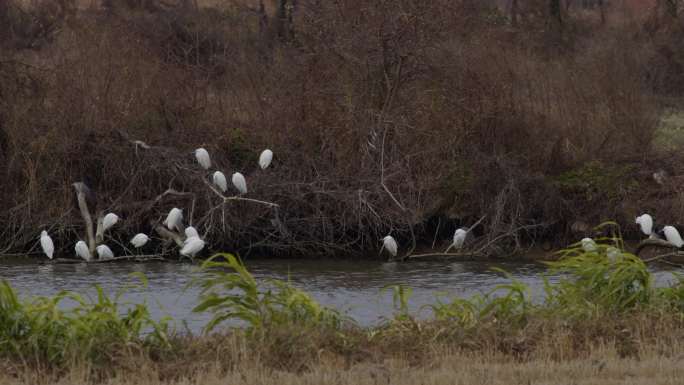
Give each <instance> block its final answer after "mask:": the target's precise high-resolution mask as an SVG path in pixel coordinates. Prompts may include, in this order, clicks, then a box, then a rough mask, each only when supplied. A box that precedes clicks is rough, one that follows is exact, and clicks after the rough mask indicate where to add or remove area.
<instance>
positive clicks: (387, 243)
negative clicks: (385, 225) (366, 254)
mask: <svg viewBox="0 0 684 385" xmlns="http://www.w3.org/2000/svg"><path fill="white" fill-rule="evenodd" d="M383 249H385V250H387V252H388V253H390V254H391V255H392V257H396V256H397V241H395V240H394V238H393V237H392V236H391V235H388V236H386V237H385V238H382V247H381V248H380V252H381V253H382V250H383Z"/></svg>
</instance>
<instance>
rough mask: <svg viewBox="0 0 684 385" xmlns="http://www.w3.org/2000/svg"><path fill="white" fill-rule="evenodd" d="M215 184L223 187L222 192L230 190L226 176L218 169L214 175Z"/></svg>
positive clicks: (220, 187)
mask: <svg viewBox="0 0 684 385" xmlns="http://www.w3.org/2000/svg"><path fill="white" fill-rule="evenodd" d="M213 179H214V184H215V185H216V186H217V187H218V188H219V189H221V192H226V190H228V181H227V180H226V176H225V175H224V174H223V173H222V172H221V171H216V172H215V173H214V176H213Z"/></svg>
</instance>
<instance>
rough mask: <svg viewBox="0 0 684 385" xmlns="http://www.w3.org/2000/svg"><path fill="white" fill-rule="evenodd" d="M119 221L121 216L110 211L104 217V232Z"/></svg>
mask: <svg viewBox="0 0 684 385" xmlns="http://www.w3.org/2000/svg"><path fill="white" fill-rule="evenodd" d="M118 221H119V217H118V216H117V215H116V214H114V213H109V214H107V215H105V216H104V218H103V219H102V232H105V231H107V230H108V229H110V228H111V227H112V226H114V225H115V224H116V222H118Z"/></svg>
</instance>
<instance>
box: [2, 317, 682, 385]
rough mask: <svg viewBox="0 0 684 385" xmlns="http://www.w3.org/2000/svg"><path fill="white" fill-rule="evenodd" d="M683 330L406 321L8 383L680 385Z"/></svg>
mask: <svg viewBox="0 0 684 385" xmlns="http://www.w3.org/2000/svg"><path fill="white" fill-rule="evenodd" d="M683 340H684V324H682V320H681V319H680V317H679V316H678V315H676V314H669V313H668V314H659V313H658V312H655V311H650V312H649V311H645V312H638V313H635V314H632V315H624V316H621V317H619V318H618V317H614V318H612V317H601V318H600V319H594V320H587V321H582V322H569V321H568V320H560V319H555V318H554V317H539V318H534V319H531V320H528V322H527V325H526V326H524V327H523V328H520V327H518V326H516V325H515V324H511V323H509V322H507V321H501V322H496V320H492V321H491V322H487V323H483V324H481V325H478V327H477V328H476V329H471V330H463V329H460V328H459V327H458V326H456V325H454V324H449V323H440V322H428V323H413V322H399V323H395V324H391V325H387V326H385V327H382V328H380V329H376V330H373V331H371V330H356V329H352V330H346V331H343V332H332V333H328V332H325V331H323V330H305V329H300V328H298V329H290V330H288V329H274V330H270V331H266V332H264V334H263V335H257V336H254V337H250V338H246V337H245V336H244V335H243V334H241V333H240V332H230V333H228V334H217V335H212V336H205V337H182V338H176V339H174V340H173V342H172V349H171V350H168V351H161V352H160V351H150V352H145V351H144V350H143V351H138V350H136V349H125V352H126V353H125V354H119V353H117V348H115V347H112V350H111V355H110V360H109V361H108V362H107V364H106V365H107V366H106V367H98V365H97V363H95V364H94V365H93V366H92V367H83V366H82V363H79V362H77V363H73V364H72V365H70V366H69V367H68V368H66V370H55V369H54V368H50V367H43V366H41V365H38V366H36V365H33V364H29V365H25V364H23V363H22V361H21V360H11V361H9V360H5V361H0V369H2V370H0V373H1V374H0V384H2V385H4V384H32V385H39V384H48V383H49V384H53V383H55V384H91V383H103V384H117V385H118V384H121V385H125V384H219V383H231V384H232V383H237V384H295V383H302V384H357V383H361V384H375V383H377V384H385V383H392V384H415V383H424V384H447V383H449V384H454V383H459V384H480V383H481V384H613V383H615V384H617V383H628V384H676V383H679V382H678V381H680V380H679V378H681V376H683V375H684V367H682V360H683V359H684V350H683V349H682V348H683V346H682V343H681V341H683Z"/></svg>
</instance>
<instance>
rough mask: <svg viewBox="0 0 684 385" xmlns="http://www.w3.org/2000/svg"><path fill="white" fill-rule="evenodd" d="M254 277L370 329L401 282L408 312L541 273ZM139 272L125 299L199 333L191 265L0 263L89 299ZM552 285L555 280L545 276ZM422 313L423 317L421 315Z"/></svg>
mask: <svg viewBox="0 0 684 385" xmlns="http://www.w3.org/2000/svg"><path fill="white" fill-rule="evenodd" d="M246 264H247V267H248V268H249V270H250V271H251V272H252V273H253V274H254V275H255V277H256V278H257V279H265V278H277V279H284V280H287V279H289V280H290V281H291V282H293V283H294V285H296V286H297V287H299V288H301V289H304V290H306V291H307V292H308V293H310V294H312V295H313V296H314V297H315V298H316V299H317V300H318V301H320V302H321V303H322V304H325V305H328V306H332V307H335V308H337V309H339V310H342V311H344V312H346V313H347V314H348V315H350V316H351V317H353V318H354V319H355V320H356V321H358V322H359V323H360V324H362V325H372V324H376V323H378V322H379V321H381V320H382V319H383V317H390V316H391V314H392V312H393V309H392V295H391V293H389V292H386V293H382V294H381V289H382V288H383V287H385V286H387V285H393V284H399V283H401V284H404V285H407V286H410V287H411V288H412V289H413V294H412V297H411V301H410V305H411V308H412V310H413V311H414V312H418V311H419V310H420V308H421V306H423V305H425V304H430V303H434V302H435V299H436V297H437V296H442V297H449V296H459V297H468V296H471V295H473V294H476V293H480V292H486V291H488V290H491V289H493V288H494V287H496V286H497V285H499V284H502V283H507V282H509V281H510V280H509V279H507V278H505V277H503V276H502V275H501V274H499V273H496V272H493V271H492V270H491V268H492V267H499V268H503V269H505V270H506V271H509V272H510V273H511V274H512V275H513V277H514V278H516V279H518V280H520V281H522V282H525V283H526V284H528V285H529V286H530V287H531V288H532V291H533V295H535V296H537V297H538V298H539V297H540V296H541V294H542V287H543V280H542V274H543V273H544V268H543V266H542V265H538V264H530V263H517V264H501V263H482V262H449V263H446V262H412V263H404V264H396V263H380V262H360V261H325V260H323V261H321V260H256V261H246ZM133 272H140V273H144V274H145V275H146V276H147V278H148V280H149V285H148V286H147V288H134V289H132V290H130V291H129V292H127V294H126V295H125V296H124V299H125V300H127V301H130V302H141V301H147V302H148V304H149V305H150V308H151V310H152V311H153V315H154V316H155V317H157V318H159V317H162V316H164V315H169V316H171V317H173V318H174V319H175V320H176V321H177V322H178V323H177V326H178V327H180V328H182V327H184V326H183V324H187V327H188V328H189V329H190V330H192V331H195V332H197V331H199V330H200V329H201V328H202V326H203V325H204V324H205V323H206V321H207V319H208V316H207V315H203V314H194V313H192V311H191V310H192V308H193V307H194V305H195V304H196V303H197V295H198V289H197V288H194V287H190V288H188V283H189V282H190V281H191V280H192V278H193V277H197V276H198V274H200V273H199V272H198V271H197V266H193V265H189V264H177V263H103V264H85V263H80V264H37V263H36V262H35V261H28V262H27V261H21V262H16V261H15V262H10V261H2V262H0V279H2V280H7V281H9V282H10V284H11V285H12V286H13V287H14V288H15V289H17V290H18V291H19V293H20V295H22V296H27V295H32V294H33V295H53V294H55V293H58V292H59V291H61V290H71V291H75V292H79V293H92V292H93V289H92V286H93V284H99V285H101V286H102V287H103V288H104V289H105V290H107V291H109V292H110V293H113V292H115V291H116V290H118V289H121V288H122V287H124V286H125V285H126V284H127V283H131V282H132V278H131V277H130V273H133ZM655 275H656V281H657V284H658V285H667V284H668V283H669V282H671V281H673V280H674V277H673V275H672V273H671V272H669V271H662V270H658V271H655ZM550 278H551V281H554V280H557V279H558V277H550ZM424 314H425V313H424Z"/></svg>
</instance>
